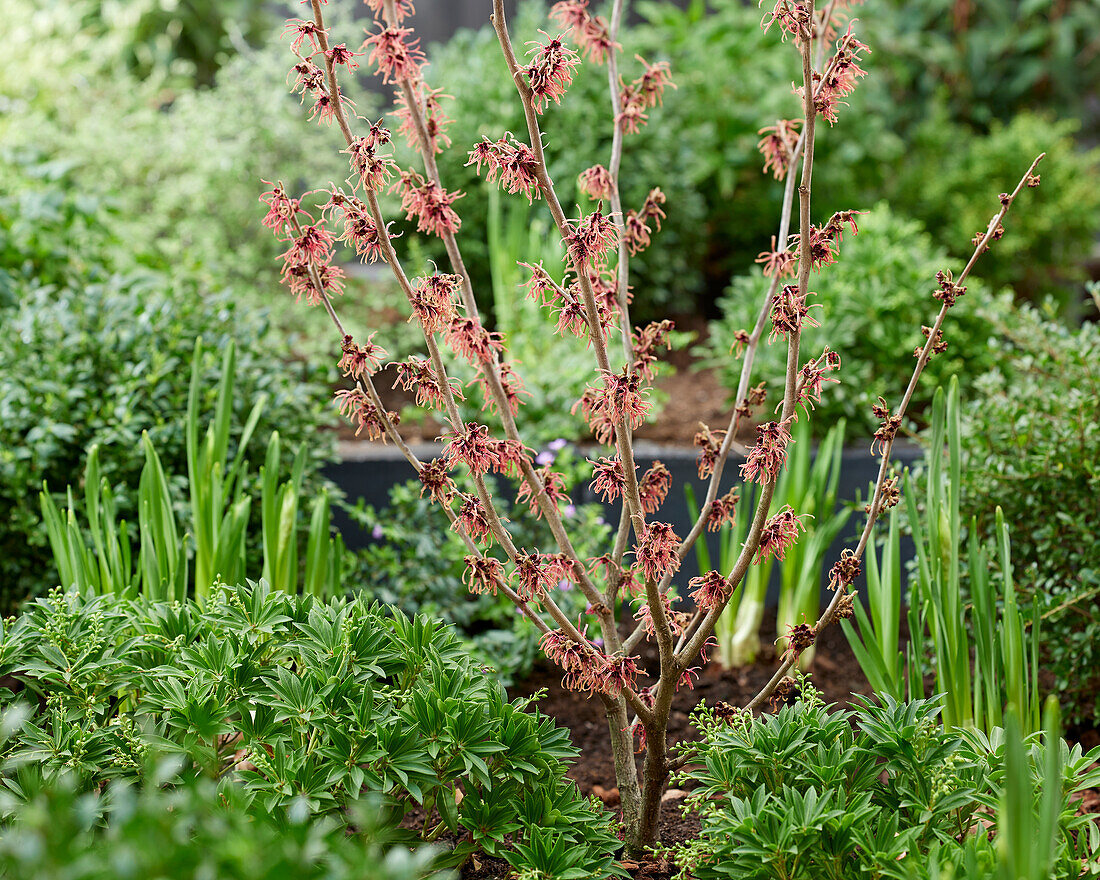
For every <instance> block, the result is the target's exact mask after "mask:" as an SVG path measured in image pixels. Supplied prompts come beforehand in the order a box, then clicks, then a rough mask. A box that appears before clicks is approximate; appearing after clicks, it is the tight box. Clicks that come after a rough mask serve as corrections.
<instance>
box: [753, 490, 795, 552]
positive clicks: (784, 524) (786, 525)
mask: <svg viewBox="0 0 1100 880" xmlns="http://www.w3.org/2000/svg"><path fill="white" fill-rule="evenodd" d="M803 516H805V514H803ZM799 529H802V531H806V526H804V525H803V524H802V517H801V516H796V515H795V512H794V510H793V509H792V508H791V506H790V505H789V504H788V505H786V506H785V507H784V508H783V509H782V510H780V511H779V512H778V513H776V514H773V515H772V516H771V517H770V518H769V519H768V521H767V522H765V523H764V529H763V531H762V532H761V533H760V545H759V546H758V547H757V548H756V556H755V557H753V562H761V561H762V560H764V559H767V558H768V557H775V558H776V559H778V560H780V561H782V560H783V558H784V556H785V555H786V553H787V551H788V550H790V549H791V547H793V546H794V544H795V542H796V541H797V540H798V530H799Z"/></svg>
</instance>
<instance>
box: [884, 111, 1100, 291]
mask: <svg viewBox="0 0 1100 880" xmlns="http://www.w3.org/2000/svg"><path fill="white" fill-rule="evenodd" d="M1079 128H1080V124H1079V123H1078V122H1076V121H1074V120H1070V119H1061V120H1055V119H1053V118H1051V117H1050V116H1047V115H1043V116H1040V115H1035V114H1030V113H1025V114H1020V115H1019V116H1017V117H1015V118H1014V119H1012V121H1011V122H1009V123H1007V124H1001V123H999V122H994V123H993V124H992V126H991V128H990V130H989V133H988V134H985V135H980V136H978V135H975V134H974V133H972V132H970V131H968V130H967V129H966V128H964V127H962V126H959V125H952V124H950V123H949V122H948V121H947V120H946V119H944V118H942V117H941V118H931V119H929V120H928V121H927V122H926V123H924V124H923V125H921V126H919V127H918V128H917V129H916V130H915V131H914V132H913V135H912V138H911V140H910V143H909V144H908V147H907V154H906V156H907V157H906V161H904V162H901V163H899V164H898V165H897V166H896V169H895V171H896V179H895V182H894V184H893V185H892V186H891V187H888V188H887V193H888V198H889V199H890V201H891V204H893V205H894V206H895V207H900V206H904V211H905V213H906V214H908V215H909V216H912V217H916V218H917V219H918V220H920V221H921V222H923V223H924V225H925V227H926V228H927V229H928V230H929V231H931V232H932V233H933V235H934V237H935V239H936V241H937V242H942V244H943V245H944V246H945V247H946V248H947V249H948V251H949V252H950V253H951V255H952V256H956V257H959V258H961V259H968V258H969V257H970V255H971V254H972V253H973V252H974V248H973V244H972V243H971V239H972V238H973V237H974V234H975V233H977V232H979V231H981V232H984V231H985V228H986V226H987V225H988V224H989V218H990V217H992V216H993V215H994V214H995V213H996V212H997V211H998V210H999V208H1000V206H999V205H998V204H997V202H996V201H994V200H991V199H990V197H989V191H990V188H991V187H998V186H999V187H1000V188H1001V189H1002V190H1010V189H1011V188H1012V186H1013V184H1014V183H1015V181H1016V180H1017V179H1018V177H1019V169H1020V167H1021V166H1023V167H1027V165H1028V163H1029V162H1030V161H1031V160H1032V159H1034V158H1035V157H1036V156H1037V155H1039V153H1043V152H1045V153H1046V158H1045V159H1044V160H1043V164H1042V169H1041V170H1042V179H1043V185H1042V186H1041V187H1040V188H1039V189H1038V190H1036V191H1035V193H1036V198H1035V199H1034V200H1033V201H1032V202H1031V203H1029V204H1028V206H1027V210H1024V211H1020V212H1019V213H1018V214H1017V215H1016V216H1014V217H1013V228H1012V235H1008V236H1005V238H1004V239H1002V240H1001V241H998V242H997V246H996V247H994V248H991V249H990V251H989V253H988V254H987V255H985V256H983V258H982V266H981V275H982V277H983V278H984V279H986V280H987V281H988V282H989V284H990V285H991V286H992V287H993V288H994V289H997V288H999V287H1001V286H1004V285H1011V286H1012V287H1013V288H1014V289H1016V290H1017V291H1019V292H1020V293H1021V294H1024V295H1026V296H1027V297H1028V298H1030V299H1036V300H1037V299H1038V298H1039V297H1040V296H1042V295H1046V294H1048V293H1050V292H1051V291H1053V290H1056V289H1059V290H1061V292H1062V305H1065V304H1066V303H1067V302H1068V301H1069V299H1070V296H1071V294H1070V291H1071V290H1072V287H1071V283H1079V282H1080V281H1081V279H1082V277H1083V276H1084V271H1083V268H1082V263H1083V255H1085V254H1088V253H1089V251H1090V250H1091V248H1092V245H1093V242H1094V241H1095V240H1096V236H1097V234H1098V233H1100V149H1092V150H1088V151H1085V150H1083V149H1080V148H1079V147H1078V146H1077V145H1076V144H1075V142H1074V135H1075V134H1076V133H1077V132H1078V130H1079ZM964 145H965V148H960V147H963V146H964ZM1076 296H1077V292H1076V290H1072V297H1073V299H1076Z"/></svg>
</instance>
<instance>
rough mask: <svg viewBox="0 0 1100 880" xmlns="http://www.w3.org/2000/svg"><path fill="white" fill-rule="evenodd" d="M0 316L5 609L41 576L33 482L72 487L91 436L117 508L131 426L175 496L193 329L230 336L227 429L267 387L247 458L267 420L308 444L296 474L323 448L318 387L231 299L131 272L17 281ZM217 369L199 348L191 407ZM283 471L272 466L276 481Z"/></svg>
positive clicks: (123, 503)
mask: <svg viewBox="0 0 1100 880" xmlns="http://www.w3.org/2000/svg"><path fill="white" fill-rule="evenodd" d="M4 325H5V333H4V334H3V335H2V339H0V578H2V581H3V604H4V605H5V606H7V607H8V608H10V607H11V606H12V604H13V603H14V602H16V601H18V600H19V599H21V598H23V597H24V596H26V595H27V594H29V593H32V592H36V591H41V590H42V589H43V588H48V587H50V586H53V585H54V584H53V583H52V582H50V581H49V578H50V577H51V575H50V571H51V565H50V561H49V560H50V557H49V551H48V548H47V546H46V533H45V529H44V528H43V526H42V519H41V515H40V511H39V508H38V492H39V491H40V490H41V488H42V484H43V482H45V483H46V484H47V485H48V486H49V488H50V491H51V492H55V493H63V492H64V488H65V486H66V485H67V484H69V483H75V482H76V480H77V479H78V477H79V475H80V474H82V473H83V471H84V459H85V454H86V451H87V449H88V447H89V446H91V445H92V444H98V445H99V454H100V463H101V466H102V473H103V475H104V476H105V477H106V478H107V480H108V481H109V482H110V484H111V485H112V487H114V489H115V495H116V498H117V500H118V502H119V514H120V516H122V517H123V518H125V519H127V520H130V521H135V520H136V517H135V516H134V510H135V508H134V501H135V498H136V492H137V487H138V476H139V473H140V471H141V468H142V465H143V463H144V457H143V455H142V452H141V445H140V440H141V435H142V432H143V431H148V432H149V436H150V439H151V440H152V441H153V443H154V445H155V447H156V449H157V450H158V452H159V454H160V457H161V461H162V462H163V464H164V466H165V469H166V470H167V471H168V472H169V473H172V474H175V475H176V481H175V482H174V483H173V485H172V486H171V488H172V489H173V491H174V493H175V495H176V498H177V501H178V502H179V504H180V505H181V506H182V504H183V499H184V495H185V492H186V485H185V483H186V480H185V479H184V478H183V475H185V474H186V473H187V466H186V443H185V436H184V418H183V417H184V414H185V413H186V411H187V389H188V379H189V375H188V374H189V370H188V364H189V362H190V360H191V355H192V353H193V349H194V340H195V338H196V337H197V336H199V335H202V336H203V337H204V338H205V339H206V341H207V344H208V345H209V346H210V347H211V348H214V349H215V350H221V349H224V347H225V346H226V344H227V343H228V341H229V340H230V339H233V340H235V341H236V347H237V355H238V357H237V381H236V385H235V388H234V397H233V422H234V424H235V425H238V426H239V425H242V424H243V423H244V420H245V418H246V417H247V415H248V412H249V410H250V409H251V407H252V405H253V403H254V402H255V400H256V399H257V397H258V396H259V395H260V394H266V395H267V396H268V405H267V407H266V408H265V410H264V412H263V414H262V416H261V419H260V423H259V425H258V426H257V430H256V433H255V434H254V435H253V441H252V443H251V444H250V446H249V450H248V455H249V458H250V459H251V460H252V461H254V462H259V461H262V460H263V455H264V448H265V445H266V442H267V438H268V437H269V436H270V434H271V432H272V431H274V430H278V431H279V433H280V434H281V436H282V438H283V441H284V443H285V444H286V445H287V446H289V447H291V448H296V447H298V446H299V445H303V444H304V445H306V446H307V447H308V449H309V458H308V463H307V466H306V471H307V473H308V474H309V475H310V482H311V483H313V484H316V481H317V479H318V472H319V468H320V466H321V464H322V463H323V462H324V461H325V460H326V459H327V456H328V455H329V454H330V448H331V447H330V445H329V443H328V442H326V441H325V440H324V439H323V438H320V437H318V435H317V431H316V426H317V424H318V422H321V423H324V422H325V420H326V418H328V417H327V416H326V415H325V414H324V413H323V412H322V411H321V405H322V401H323V400H324V397H325V395H324V393H323V391H322V390H321V388H320V387H319V386H318V385H316V384H313V382H312V374H311V373H310V372H309V371H308V370H307V369H306V368H304V367H302V366H300V365H295V364H293V363H288V362H287V360H286V354H285V352H283V353H280V350H279V346H278V345H277V343H276V342H275V340H274V337H273V335H272V334H271V333H270V332H269V327H268V324H267V321H266V320H265V319H264V318H263V317H261V316H259V315H258V313H256V312H254V311H251V310H243V309H241V308H240V307H238V305H237V304H236V303H235V302H234V301H232V300H231V299H230V298H227V297H224V296H215V295H207V296H200V295H199V293H198V291H197V290H195V288H194V287H193V286H191V285H185V286H184V288H183V289H181V290H173V285H172V283H171V282H170V281H169V280H168V279H167V278H165V277H164V276H161V275H158V274H153V273H148V272H145V273H139V272H136V271H135V272H133V273H131V274H128V275H125V276H117V275H115V276H111V277H109V278H104V279H103V280H101V281H88V282H87V283H85V284H75V283H74V285H73V286H71V287H66V288H54V287H44V286H43V287H39V286H34V285H29V286H27V287H25V288H24V289H23V290H22V291H21V294H20V301H19V304H18V306H16V307H15V308H13V309H10V310H8V311H7V312H6V313H5V315H4ZM219 369H220V358H218V357H217V355H216V354H215V353H214V352H208V356H207V357H206V358H205V359H204V362H203V365H202V370H201V387H202V388H203V389H204V394H206V395H207V397H206V398H205V399H204V400H203V403H202V406H203V410H204V411H209V410H210V409H211V408H212V407H213V403H214V401H213V395H214V394H215V392H216V388H217V384H218V372H219ZM261 438H262V439H261ZM234 452H235V450H234ZM231 454H232V453H231ZM289 470H290V462H284V469H283V472H282V477H283V478H284V479H285V478H286V476H287V475H288V474H289ZM250 480H252V481H254V480H255V475H252V476H250ZM257 494H258V493H257ZM62 497H63V495H58V499H59V500H60V499H61V498H62Z"/></svg>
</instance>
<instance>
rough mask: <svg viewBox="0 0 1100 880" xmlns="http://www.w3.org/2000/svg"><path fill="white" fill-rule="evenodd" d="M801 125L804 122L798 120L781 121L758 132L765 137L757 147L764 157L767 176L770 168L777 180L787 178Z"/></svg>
mask: <svg viewBox="0 0 1100 880" xmlns="http://www.w3.org/2000/svg"><path fill="white" fill-rule="evenodd" d="M801 125H802V122H801V120H798V119H780V120H779V121H778V122H776V123H775V125H769V126H766V127H765V128H762V129H760V131H759V132H757V134H762V135H764V136H763V137H762V138H761V139H760V143H758V144H757V145H756V147H757V149H758V150H760V152H761V153H762V154H763V155H764V173H765V174H767V173H768V169H769V168H770V169H771V171H772V175H773V176H774V177H775V179H776V180H782V179H783V178H785V177H786V176H787V171H788V170H789V169H790V167H791V157H792V156H793V155H794V148H795V146H796V145H797V144H798V129H799V127H800V126H801Z"/></svg>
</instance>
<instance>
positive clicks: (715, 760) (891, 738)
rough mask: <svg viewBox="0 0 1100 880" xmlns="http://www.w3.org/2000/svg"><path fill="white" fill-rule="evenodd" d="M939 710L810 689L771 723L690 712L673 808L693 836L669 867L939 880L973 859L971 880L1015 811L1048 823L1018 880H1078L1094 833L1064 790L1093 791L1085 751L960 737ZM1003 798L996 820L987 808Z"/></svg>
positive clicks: (1097, 840) (737, 873)
mask: <svg viewBox="0 0 1100 880" xmlns="http://www.w3.org/2000/svg"><path fill="white" fill-rule="evenodd" d="M938 712H939V708H938V706H937V705H936V704H935V702H934V701H915V702H911V703H897V702H895V701H894V700H893V699H891V698H889V697H887V698H884V701H883V703H882V705H873V704H871V703H864V704H863V705H860V706H858V707H857V708H856V709H855V710H854V711H839V710H836V711H834V710H832V707H829V706H825V705H823V704H822V703H821V700H820V697H819V696H818V695H817V694H816V692H814V691H812V689H811V690H809V691H808V692H807V693H806V694H804V696H803V697H802V698H800V699H799V700H798V701H797V702H796V703H795V704H794V705H793V706H785V707H783V708H782V709H779V710H778V712H776V713H775V714H771V715H763V716H759V717H753V716H751V715H749V714H734V715H733V716H731V717H730V718H727V719H726V720H725V721H722V720H718V719H717V718H716V717H715V716H714V715H713V714H711V713H710V712H707V711H704V712H702V713H701V714H700V716H699V720H700V727H701V730H702V733H703V739H702V745H701V746H700V747H699V754H698V757H697V765H698V766H697V769H694V770H690V771H688V772H686V773H685V774H684V776H685V778H686V779H688V780H690V781H692V782H693V783H695V788H694V789H693V791H692V795H691V797H690V798H689V799H688V801H687V802H686V806H685V812H697V813H698V814H699V817H700V819H701V820H702V831H701V834H700V836H699V838H698V839H697V840H695V841H692V842H690V843H688V844H686V845H684V846H682V847H678V848H676V849H675V850H674V857H675V858H676V860H677V863H678V864H679V865H681V866H682V867H684V869H685V873H687V872H690V876H691V877H692V878H694V880H710V878H726V877H738V878H753V880H763V878H777V880H778V878H784V880H795V878H798V880H802V878H805V880H821V878H836V880H841V878H848V877H855V876H871V877H891V878H899V880H901V878H918V877H936V876H939V877H943V876H945V875H944V874H940V873H938V870H939V868H940V867H941V865H953V864H957V865H959V866H962V865H967V864H969V865H972V867H973V870H970V871H968V872H966V873H965V874H964V875H962V876H966V877H970V878H975V880H977V878H984V877H994V876H997V875H996V868H997V859H998V852H997V851H995V849H994V847H992V846H990V845H989V834H988V832H990V831H997V830H1005V829H1007V832H1008V833H1011V834H1013V836H1016V835H1018V834H1019V833H1022V828H1021V825H1020V824H1019V822H1016V821H1014V819H1015V817H1016V816H1022V817H1023V818H1024V819H1025V820H1028V819H1030V820H1031V822H1032V823H1033V824H1032V825H1030V826H1029V825H1025V826H1024V827H1028V828H1029V833H1031V834H1032V835H1035V830H1033V829H1035V826H1036V825H1038V824H1039V823H1038V822H1037V821H1036V820H1035V819H1034V818H1033V814H1034V812H1038V813H1039V815H1041V816H1042V815H1046V816H1052V817H1053V819H1054V821H1053V822H1050V823H1048V824H1045V827H1046V828H1047V829H1048V834H1049V835H1050V838H1051V848H1050V853H1051V856H1052V858H1051V863H1050V864H1051V866H1052V867H1051V869H1050V872H1049V874H1046V875H1035V874H1028V875H1027V876H1029V877H1035V878H1036V880H1037V878H1038V877H1039V876H1047V877H1051V878H1055V877H1056V878H1064V880H1071V878H1076V877H1078V876H1079V875H1080V872H1081V869H1082V865H1083V861H1082V860H1085V859H1090V858H1095V854H1096V851H1097V847H1098V846H1100V833H1098V832H1097V829H1096V826H1095V825H1094V824H1093V823H1092V821H1091V819H1090V818H1089V817H1087V816H1076V815H1075V813H1076V805H1075V803H1074V802H1073V800H1072V795H1073V794H1074V792H1076V791H1079V790H1081V789H1083V788H1087V787H1088V786H1090V785H1093V784H1095V781H1096V777H1097V772H1096V771H1095V770H1092V771H1090V770H1088V767H1089V765H1090V764H1091V763H1092V762H1093V760H1094V759H1095V757H1097V751H1096V750H1094V751H1093V752H1090V753H1089V754H1088V755H1083V754H1082V753H1081V748H1080V746H1074V747H1073V748H1072V749H1070V748H1069V747H1068V746H1066V744H1065V743H1064V742H1063V741H1062V740H1061V739H1060V738H1059V737H1057V736H1056V735H1051V736H1049V737H1048V738H1046V739H1041V738H1040V736H1039V734H1034V735H1032V736H1030V737H1027V738H1025V739H1023V740H1022V741H1021V740H1020V739H1019V734H1018V731H1017V732H1016V733H1015V734H1012V732H1011V731H1010V735H1008V736H1006V735H1005V733H1004V731H1002V730H1001V729H1000V728H998V729H997V730H996V731H995V733H994V735H993V736H992V737H991V738H988V739H987V738H984V737H982V736H981V735H980V734H978V735H971V734H966V735H959V733H957V732H952V731H947V730H945V729H944V728H942V727H941V726H940V725H939V722H938V720H937V715H938ZM1053 729H1055V730H1056V729H1057V722H1056V721H1055V722H1054V723H1053ZM1013 737H1015V739H1014V738H1013ZM1051 743H1053V748H1052V747H1051V745H1050V744H1051ZM1051 758H1053V759H1054V770H1053V771H1051V769H1050V766H1049V765H1050V764H1051ZM1044 778H1050V779H1052V780H1053V783H1051V784H1044V783H1043V780H1044ZM1036 791H1038V792H1039V794H1038V795H1036ZM1047 791H1049V794H1048V795H1047V794H1046V792H1047ZM1006 793H1007V794H1008V796H1009V797H1011V801H1010V802H1009V806H1008V811H1009V813H1010V815H1009V817H1008V818H1006V817H1005V814H1004V813H1000V814H999V813H998V812H997V810H998V807H999V805H1000V804H1001V799H1002V797H1003V796H1005V794H1006ZM1044 795H1046V798H1047V800H1044V799H1043V798H1044ZM1037 841H1038V836H1037V835H1036V836H1034V839H1032V840H1027V841H1021V843H1024V844H1025V845H1026V847H1033V846H1034V845H1035V843H1036V842H1037ZM1016 848H1017V849H1018V848H1019V847H1016ZM998 849H999V847H998ZM946 876H952V875H950V874H948V875H946ZM954 876H960V875H958V874H956V875H954ZM1001 876H1008V875H1001ZM1011 876H1015V877H1019V876H1023V875H1022V874H1013V875H1011Z"/></svg>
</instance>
